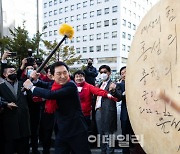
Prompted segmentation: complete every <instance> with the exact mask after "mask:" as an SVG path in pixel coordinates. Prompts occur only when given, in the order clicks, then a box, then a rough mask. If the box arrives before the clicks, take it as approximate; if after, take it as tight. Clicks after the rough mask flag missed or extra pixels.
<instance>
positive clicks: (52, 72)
mask: <svg viewBox="0 0 180 154" xmlns="http://www.w3.org/2000/svg"><path fill="white" fill-rule="evenodd" d="M58 66H65V67H66V69H67V70H68V71H69V67H68V66H67V65H66V64H65V63H64V62H62V61H58V62H55V63H54V64H52V65H51V67H50V72H51V74H52V75H54V71H55V68H56V67H58Z"/></svg>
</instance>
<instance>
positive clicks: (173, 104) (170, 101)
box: [157, 90, 180, 112]
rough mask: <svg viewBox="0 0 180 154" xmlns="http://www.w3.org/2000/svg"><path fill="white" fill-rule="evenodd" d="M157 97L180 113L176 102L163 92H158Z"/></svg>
mask: <svg viewBox="0 0 180 154" xmlns="http://www.w3.org/2000/svg"><path fill="white" fill-rule="evenodd" d="M157 95H158V97H159V98H160V99H162V100H164V102H165V103H167V104H169V105H170V106H171V107H172V108H173V109H175V110H176V111H177V112H180V106H179V105H178V103H177V102H176V101H174V100H173V99H172V98H170V96H168V95H166V94H165V93H164V92H163V91H162V90H159V91H158V92H157Z"/></svg>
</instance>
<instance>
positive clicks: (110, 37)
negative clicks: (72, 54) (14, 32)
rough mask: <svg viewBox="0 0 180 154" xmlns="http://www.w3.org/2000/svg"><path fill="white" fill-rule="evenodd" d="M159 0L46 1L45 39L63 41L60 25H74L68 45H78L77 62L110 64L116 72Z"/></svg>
mask: <svg viewBox="0 0 180 154" xmlns="http://www.w3.org/2000/svg"><path fill="white" fill-rule="evenodd" d="M157 1H158V0H78V1H76V0H43V24H44V27H46V28H45V29H44V32H43V33H44V35H43V39H45V40H48V41H52V42H53V41H54V40H57V41H59V40H60V39H61V36H59V35H58V29H59V26H60V25H61V24H62V23H68V24H70V25H72V26H73V27H74V30H75V35H74V37H73V39H72V40H68V39H67V40H66V41H65V43H64V45H68V46H74V48H75V51H76V54H77V55H81V56H82V57H81V60H80V61H79V62H77V63H76V64H74V65H73V67H74V68H80V67H81V66H82V65H86V60H87V59H88V58H89V57H91V58H93V59H94V66H95V67H96V68H99V66H101V65H102V64H107V65H109V66H110V67H111V68H112V70H113V71H114V72H116V71H119V69H120V68H121V67H122V66H124V65H126V62H127V58H128V53H129V51H130V46H131V42H132V40H133V37H134V34H135V32H136V29H137V27H138V25H139V23H140V21H141V19H142V18H143V16H144V15H145V14H146V12H147V11H148V10H149V9H150V8H151V7H152V6H153V5H154V4H155V3H156V2H157Z"/></svg>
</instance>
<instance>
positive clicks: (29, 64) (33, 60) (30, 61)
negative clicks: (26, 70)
mask: <svg viewBox="0 0 180 154" xmlns="http://www.w3.org/2000/svg"><path fill="white" fill-rule="evenodd" d="M27 52H28V57H27V64H26V65H27V66H33V64H34V62H35V59H34V58H33V57H32V54H33V51H32V49H28V51H27Z"/></svg>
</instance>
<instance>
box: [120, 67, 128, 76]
mask: <svg viewBox="0 0 180 154" xmlns="http://www.w3.org/2000/svg"><path fill="white" fill-rule="evenodd" d="M125 68H126V66H123V67H121V69H120V71H119V74H120V75H121V72H122V70H124V69H125Z"/></svg>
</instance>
